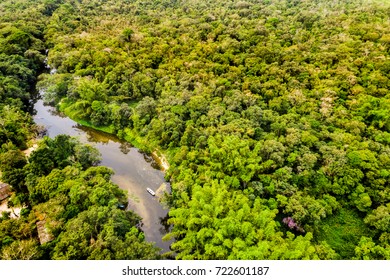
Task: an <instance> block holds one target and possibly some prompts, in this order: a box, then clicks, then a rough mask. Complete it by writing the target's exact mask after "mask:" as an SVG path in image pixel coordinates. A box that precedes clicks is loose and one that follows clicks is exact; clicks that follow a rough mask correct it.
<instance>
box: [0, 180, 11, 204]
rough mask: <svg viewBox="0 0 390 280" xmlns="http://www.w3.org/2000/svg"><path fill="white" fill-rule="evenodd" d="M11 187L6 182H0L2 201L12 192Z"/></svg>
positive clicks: (0, 198) (0, 197) (0, 199)
mask: <svg viewBox="0 0 390 280" xmlns="http://www.w3.org/2000/svg"><path fill="white" fill-rule="evenodd" d="M10 193H11V187H10V185H8V184H6V183H0V201H2V200H4V199H6V198H7V197H9V196H10V195H11V194H10Z"/></svg>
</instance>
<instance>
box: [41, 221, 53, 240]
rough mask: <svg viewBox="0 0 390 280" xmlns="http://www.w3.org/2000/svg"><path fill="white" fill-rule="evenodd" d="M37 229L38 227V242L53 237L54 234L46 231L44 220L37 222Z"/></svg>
mask: <svg viewBox="0 0 390 280" xmlns="http://www.w3.org/2000/svg"><path fill="white" fill-rule="evenodd" d="M37 229H38V237H39V242H40V243H41V244H44V243H46V242H49V241H52V240H53V239H54V236H53V235H52V234H51V233H50V232H49V231H48V229H47V227H46V221H45V220H43V221H39V222H37Z"/></svg>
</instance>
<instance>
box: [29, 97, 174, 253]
mask: <svg viewBox="0 0 390 280" xmlns="http://www.w3.org/2000/svg"><path fill="white" fill-rule="evenodd" d="M34 109H35V110H36V112H37V113H36V115H35V116H34V121H35V123H37V124H38V125H42V126H43V127H45V128H46V135H47V136H49V137H51V138H54V137H56V136H57V135H60V134H66V135H69V136H72V137H76V138H77V139H79V141H80V142H82V143H85V144H88V145H91V146H93V147H95V148H96V149H98V150H99V152H100V153H101V158H102V160H101V163H100V165H102V166H107V167H109V168H111V169H112V170H113V171H114V174H113V175H112V177H111V180H112V182H113V183H114V184H117V185H118V186H119V187H120V188H121V189H123V190H124V191H126V192H127V193H128V197H129V205H128V210H132V211H134V212H135V213H137V214H138V215H139V216H140V217H141V218H142V224H141V228H142V230H143V231H144V233H145V237H146V240H147V241H149V242H154V243H155V244H156V246H157V247H160V248H162V249H163V251H162V253H166V252H169V251H170V245H171V243H172V241H169V242H166V241H163V240H162V238H163V237H164V236H165V235H166V234H167V233H168V231H169V227H168V226H167V225H165V221H166V220H167V214H168V209H167V208H166V207H165V205H164V204H161V203H160V201H159V198H158V197H157V196H151V195H150V194H149V193H148V192H147V191H146V189H147V188H150V189H152V190H153V191H155V192H156V193H159V192H157V190H159V189H160V187H161V186H162V184H163V183H165V184H166V185H167V187H168V190H169V189H170V188H169V184H168V183H167V182H166V180H165V178H164V173H163V172H162V171H161V170H160V169H159V168H158V167H157V166H156V167H154V165H155V163H154V161H152V160H153V159H152V156H148V155H147V154H146V153H143V152H140V150H139V149H138V148H135V147H132V145H130V144H128V142H127V141H124V140H123V139H122V140H121V139H119V138H118V137H117V136H115V135H114V134H109V133H107V131H103V130H102V129H100V130H99V129H98V128H97V127H93V126H92V125H88V126H84V125H83V124H85V123H84V122H76V121H74V120H72V119H70V118H69V117H67V116H66V115H64V114H63V113H61V114H59V113H58V112H57V111H56V109H55V108H53V107H52V106H44V105H43V101H42V100H38V101H37V103H36V104H35V106H34Z"/></svg>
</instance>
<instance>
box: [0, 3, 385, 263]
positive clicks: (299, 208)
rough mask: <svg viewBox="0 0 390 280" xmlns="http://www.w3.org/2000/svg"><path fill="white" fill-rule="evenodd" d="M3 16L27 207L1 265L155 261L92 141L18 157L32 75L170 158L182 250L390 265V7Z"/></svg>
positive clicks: (56, 8) (106, 8)
mask: <svg viewBox="0 0 390 280" xmlns="http://www.w3.org/2000/svg"><path fill="white" fill-rule="evenodd" d="M37 2H39V4H37ZM0 15H1V22H0V95H1V100H0V102H1V103H0V108H1V112H0V115H1V123H0V138H1V141H2V143H4V144H3V145H2V148H1V152H2V155H1V161H0V164H1V165H0V170H1V171H2V181H6V182H8V183H10V184H11V185H12V187H13V189H14V191H15V198H14V200H12V201H15V202H14V203H16V204H17V203H20V204H25V205H27V208H25V210H24V211H23V212H24V214H23V215H22V217H21V218H20V219H10V218H9V217H8V218H7V217H6V216H4V217H3V218H2V222H1V224H0V226H1V228H2V229H1V230H0V240H2V242H0V249H1V252H2V257H3V258H8V257H10V256H12V252H16V251H17V249H16V248H20V247H23V248H25V251H26V252H30V251H31V250H37V253H36V254H35V255H34V256H36V257H39V258H47V257H51V258H55V259H86V258H91V259H94V258H95V259H110V258H157V257H158V249H156V248H153V247H152V245H150V244H148V243H146V242H145V241H144V238H143V234H142V232H140V231H139V229H138V228H137V226H136V225H137V223H138V222H139V218H138V217H137V216H136V215H135V214H134V213H131V212H125V211H122V210H118V209H117V207H116V206H117V205H118V204H120V203H123V202H125V201H126V197H125V195H124V194H123V192H121V191H120V189H119V188H118V187H117V186H115V185H113V184H112V183H111V182H110V181H109V178H110V174H111V173H110V170H108V169H107V168H105V167H96V165H97V163H98V161H99V156H98V154H97V152H96V151H94V150H93V148H91V147H88V146H83V145H81V144H80V143H78V142H77V141H76V140H74V139H72V138H69V137H65V136H61V137H57V138H56V139H49V138H45V139H44V140H42V142H41V143H40V145H39V148H38V149H37V150H36V151H35V152H33V153H32V155H31V157H30V158H28V159H27V160H26V159H25V158H24V157H23V156H22V155H21V154H20V152H19V149H24V148H26V147H27V144H26V143H27V141H28V140H29V139H31V138H33V137H34V133H35V134H36V133H37V132H35V130H34V124H33V123H32V121H31V116H30V115H29V112H31V106H32V105H31V104H32V103H33V100H34V98H33V96H34V89H35V82H36V81H37V87H38V88H40V89H43V90H44V91H45V96H44V100H45V102H46V103H49V104H52V105H55V106H56V107H57V108H58V109H59V110H61V111H63V112H64V113H65V114H66V115H68V116H69V117H71V118H72V119H74V120H76V121H79V122H83V124H88V125H90V126H92V127H95V128H98V129H101V130H104V131H106V132H110V133H113V134H116V135H117V136H118V137H120V138H122V139H125V140H127V141H129V142H131V143H133V144H136V145H137V146H138V147H139V148H142V149H143V150H145V151H148V152H152V151H155V150H158V151H160V152H162V153H164V154H165V155H166V156H167V157H168V161H169V163H170V168H169V169H168V170H167V172H166V178H167V179H169V180H170V181H171V185H172V193H171V195H170V196H169V197H167V199H166V203H168V204H169V207H170V212H169V216H170V218H169V223H170V224H171V225H172V230H171V232H170V233H169V234H168V235H167V236H166V237H165V238H166V239H174V243H173V245H172V248H171V249H172V251H173V252H174V253H175V256H176V258H177V259H390V188H389V183H390V147H389V144H390V118H389V116H390V102H389V100H390V99H389V98H390V91H389V88H390V2H389V1H379V0H378V1H375V0H315V1H304V0H247V1H236V0H231V1H222V0H214V1H210V0H159V1H152V0H143V1H140V0H139V1H138V0H121V1H111V0H108V1H103V0H78V1H76V0H42V1H29V0H19V1H8V0H6V1H2V2H1V3H0ZM45 49H48V50H49V51H48V64H49V65H50V66H51V67H52V68H54V69H56V71H54V73H51V74H49V73H42V70H43V60H44V58H45ZM41 73H42V74H41ZM38 74H41V75H40V76H39V79H38V78H37V76H38ZM48 154H54V155H55V156H54V157H52V160H50V161H46V160H43V159H46V158H47V155H48ZM47 209H55V211H52V210H51V211H48V210H47ZM41 217H45V218H41ZM39 219H44V220H45V222H46V224H47V227H48V228H50V232H51V233H52V235H53V238H54V239H53V240H52V241H50V242H48V243H45V244H44V245H42V246H38V244H37V233H36V229H35V223H34V222H35V221H38V220H39ZM96 219H98V220H99V222H100V223H101V226H100V227H99V230H98V231H96V228H95V229H94V228H93V227H92V224H93V223H95V222H96V221H97V220H96ZM80 227H83V228H84V227H85V231H84V230H83V231H82V232H79V231H76V230H75V229H77V228H80ZM3 228H4V229H3ZM94 230H95V231H94ZM111 235H113V236H111ZM90 236H93V237H91V238H90ZM134 240H136V242H135V241H134ZM68 244H74V247H69V245H68ZM76 245H77V246H76ZM123 250H125V251H123ZM18 252H20V250H19V251H18ZM19 257H21V256H14V258H19Z"/></svg>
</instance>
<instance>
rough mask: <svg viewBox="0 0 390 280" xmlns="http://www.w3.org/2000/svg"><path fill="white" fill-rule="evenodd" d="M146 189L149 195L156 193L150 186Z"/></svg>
mask: <svg viewBox="0 0 390 280" xmlns="http://www.w3.org/2000/svg"><path fill="white" fill-rule="evenodd" d="M146 190H147V191H148V193H150V194H151V195H153V196H155V195H156V193H155V192H154V191H153V190H152V189H151V188H146Z"/></svg>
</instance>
